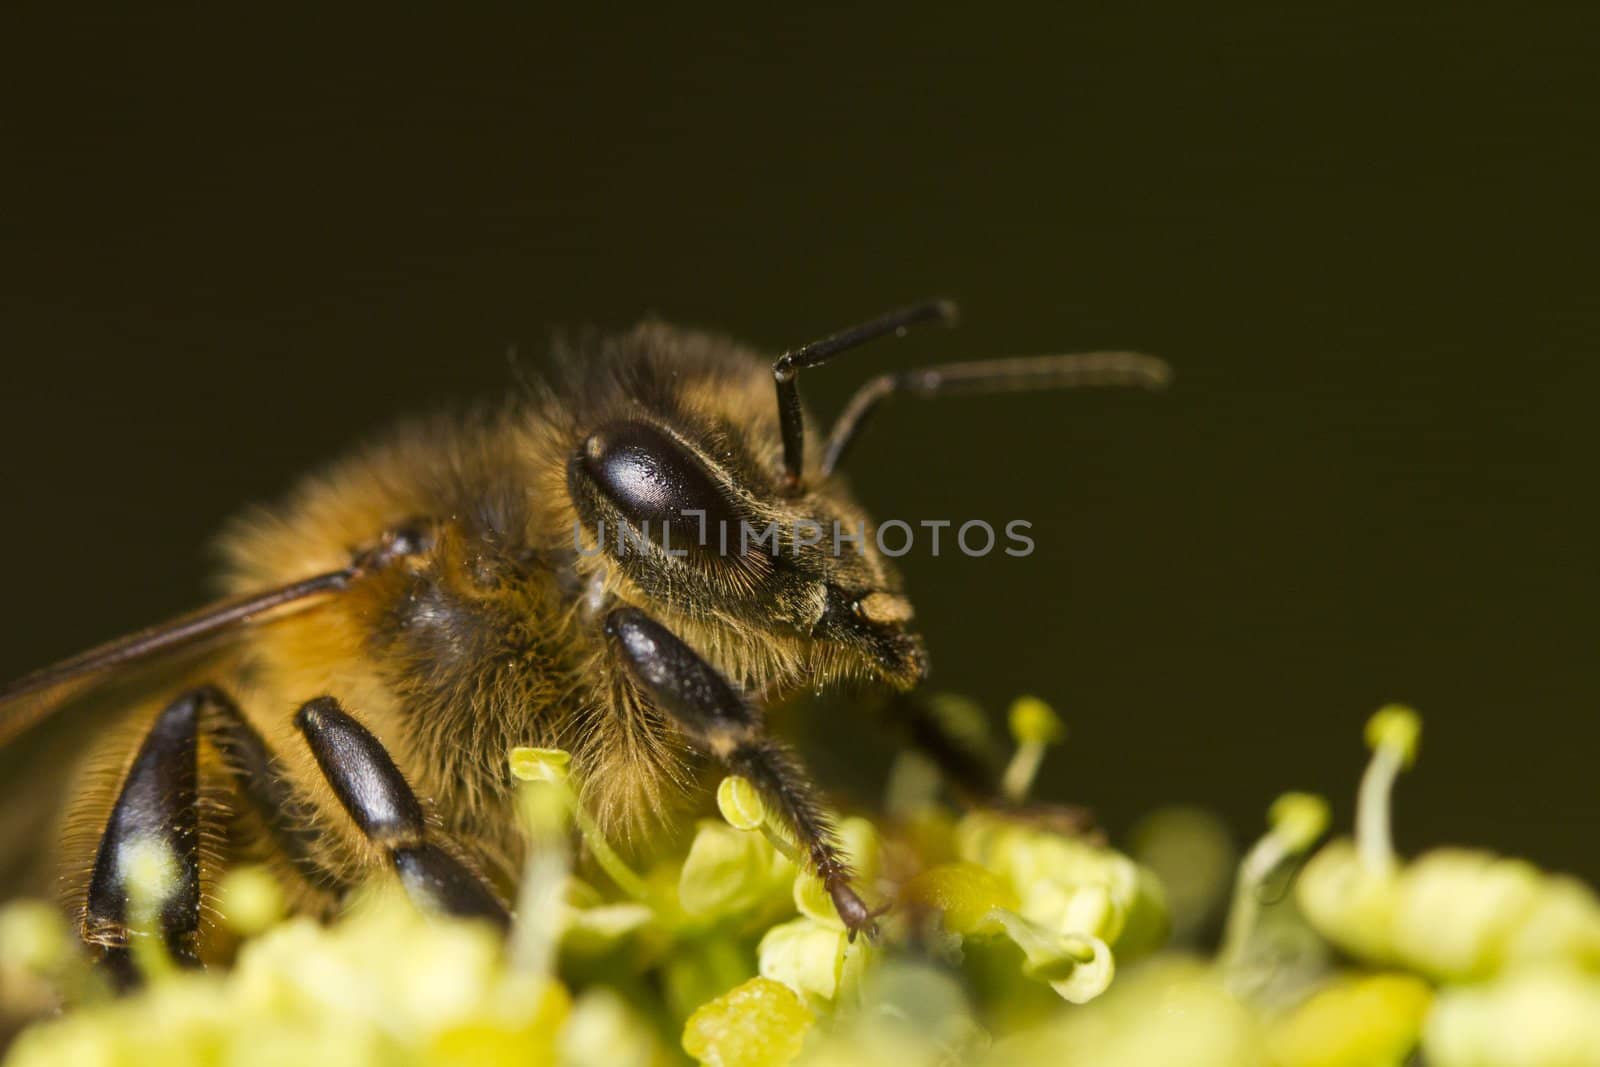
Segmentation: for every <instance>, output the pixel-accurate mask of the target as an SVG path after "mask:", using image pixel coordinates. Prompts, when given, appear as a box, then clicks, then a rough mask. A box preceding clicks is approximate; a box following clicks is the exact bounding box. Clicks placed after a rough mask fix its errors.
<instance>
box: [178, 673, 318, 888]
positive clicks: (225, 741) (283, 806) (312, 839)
mask: <svg viewBox="0 0 1600 1067" xmlns="http://www.w3.org/2000/svg"><path fill="white" fill-rule="evenodd" d="M204 694H205V697H206V710H207V712H208V713H209V715H208V718H207V721H206V726H205V734H206V738H207V740H209V741H210V743H211V745H212V747H213V748H215V749H216V750H217V752H218V753H219V754H220V755H221V757H222V761H223V763H224V764H225V765H226V767H227V768H228V773H229V775H230V776H231V777H232V779H233V783H234V786H235V787H236V788H237V789H238V791H239V793H240V795H241V796H243V798H244V799H245V800H246V801H248V802H249V804H250V806H251V807H252V808H253V809H254V811H255V814H256V815H257V816H258V817H259V818H260V819H261V823H262V825H263V826H264V827H265V829H266V831H267V834H268V835H269V836H270V838H271V841H272V844H273V846H274V847H275V848H276V851H277V853H278V854H279V855H281V856H282V857H284V858H285V859H286V860H288V863H289V866H290V867H292V868H293V869H294V871H295V873H296V874H297V875H299V877H300V878H301V879H303V880H304V881H305V883H306V884H307V885H308V886H311V887H312V888H314V889H315V890H317V891H318V892H320V893H322V894H324V895H325V896H326V897H327V898H328V899H329V900H330V901H332V900H337V899H338V898H340V897H342V896H343V895H344V894H345V892H346V891H347V890H348V889H349V888H350V887H349V884H348V883H347V882H346V881H345V880H344V879H342V878H340V877H339V876H338V875H337V874H335V873H334V871H333V869H332V867H331V866H330V864H328V863H327V862H325V860H324V858H323V854H324V842H323V840H322V832H321V830H320V829H319V828H318V827H319V824H320V822H321V820H319V819H318V818H317V810H316V806H315V805H314V804H313V803H312V802H311V800H310V799H309V798H308V797H306V796H305V794H304V793H302V792H301V791H300V790H299V789H297V788H296V787H295V785H294V782H293V780H292V779H291V778H290V777H289V773H288V771H287V770H286V769H285V768H284V765H283V762H282V760H280V759H279V757H278V755H277V753H275V752H273V751H272V749H271V748H269V747H268V745H267V742H266V741H265V740H264V739H263V738H262V736H261V734H260V733H258V732H257V731H256V728H255V727H254V726H252V725H251V724H250V720H249V719H247V718H245V716H244V714H243V712H241V711H240V710H239V706H238V705H237V704H235V703H234V702H233V700H232V698H230V697H229V696H228V694H226V693H224V692H223V691H222V690H220V689H216V688H214V687H208V688H206V689H205V690H204Z"/></svg>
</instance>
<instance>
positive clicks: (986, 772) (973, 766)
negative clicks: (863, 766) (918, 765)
mask: <svg viewBox="0 0 1600 1067" xmlns="http://www.w3.org/2000/svg"><path fill="white" fill-rule="evenodd" d="M889 716H890V718H891V720H892V721H893V722H894V724H895V725H896V726H898V727H899V732H900V733H902V734H903V735H904V738H905V742H906V743H907V744H908V745H909V746H910V747H911V748H912V749H915V750H916V751H917V752H919V753H921V754H922V755H923V756H926V757H927V758H928V759H929V760H930V761H932V763H933V765H934V766H935V767H937V768H938V770H939V776H940V777H941V778H943V779H944V783H945V785H946V786H947V787H948V788H949V789H950V790H951V791H952V792H954V793H955V794H957V795H958V796H959V797H960V799H961V800H963V801H965V802H967V803H969V804H975V805H983V804H992V803H994V802H996V801H997V800H998V799H999V797H1000V771H999V768H998V767H997V766H996V765H995V761H994V759H993V758H991V754H990V753H988V752H985V751H983V750H982V746H980V745H979V744H977V743H975V741H974V739H972V738H969V737H967V736H965V735H964V734H963V733H962V731H961V730H960V729H958V728H957V727H956V725H955V724H954V723H952V722H951V721H950V719H949V716H947V715H944V714H942V713H941V712H940V709H939V707H938V706H937V705H936V704H934V703H932V702H931V701H929V700H928V699H927V698H926V696H923V695H920V694H917V693H897V694H895V695H894V696H893V697H892V698H891V702H890V707H889Z"/></svg>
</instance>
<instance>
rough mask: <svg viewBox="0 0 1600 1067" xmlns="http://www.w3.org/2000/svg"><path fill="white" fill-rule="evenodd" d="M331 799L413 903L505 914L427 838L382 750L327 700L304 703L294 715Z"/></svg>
mask: <svg viewBox="0 0 1600 1067" xmlns="http://www.w3.org/2000/svg"><path fill="white" fill-rule="evenodd" d="M295 725H296V726H297V727H299V729H300V732H301V733H302V734H304V735H305V739H306V743H307V744H309V745H310V746H311V754H312V755H313V756H314V757H316V760H317V765H318V766H319V767H321V768H322V773H323V775H324V777H326V778H327V780H328V784H329V785H330V786H332V787H333V792H334V795H335V796H337V797H338V798H339V802H340V803H341V804H343V805H344V808H345V810H346V811H348V812H349V813H350V818H351V819H353V820H355V824H356V826H357V827H358V828H359V829H360V830H361V832H362V833H363V834H365V835H366V837H367V839H368V840H370V841H371V842H372V843H373V844H375V845H377V846H379V847H380V848H383V849H384V850H386V851H387V853H388V856H389V861H390V863H392V864H393V865H394V869H395V873H396V874H398V875H399V876H400V883H401V884H402V885H403V886H405V888H406V892H407V893H408V894H409V895H410V896H411V898H412V899H413V900H415V901H417V902H418V904H420V905H422V906H424V907H427V908H429V909H432V910H436V911H443V912H447V913H449V914H451V915H461V916H468V917H472V918H484V919H490V920H492V921H493V922H494V923H496V924H497V925H499V926H501V927H506V926H509V925H510V924H511V916H510V914H509V913H508V912H507V911H506V908H505V905H503V904H501V903H500V900H499V898H498V897H496V896H495V894H494V892H493V891H492V890H490V888H489V887H488V886H487V885H485V884H484V883H483V881H482V880H481V879H480V878H479V877H478V876H477V875H476V874H475V873H473V871H472V870H471V869H469V868H468V867H467V866H466V865H465V864H463V863H462V862H461V861H460V860H458V859H456V858H455V857H454V856H452V855H451V854H450V853H448V852H446V851H445V850H444V849H442V848H440V847H439V846H438V845H436V844H434V843H432V842H430V841H428V839H427V824H426V819H425V818H424V816H423V813H422V804H421V803H420V802H419V801H418V800H417V796H416V794H415V793H413V792H412V791H411V786H410V785H408V784H407V783H406V780H405V777H404V776H403V775H402V774H401V773H400V769H399V768H398V767H396V766H395V765H394V760H393V759H391V758H390V756H389V753H388V752H386V751H385V750H384V748H383V745H382V744H380V743H379V742H378V739H377V738H376V737H373V736H372V734H371V733H370V732H368V730H367V729H366V727H364V726H362V725H361V724H360V723H358V722H356V720H355V719H353V718H351V717H350V716H349V715H347V714H345V712H344V711H343V710H342V709H341V708H340V707H339V702H338V701H336V700H334V699H333V698H332V697H318V698H317V699H315V700H311V701H308V702H307V703H305V704H304V705H303V706H302V707H301V708H300V711H299V712H298V713H297V714H296V715H295Z"/></svg>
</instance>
